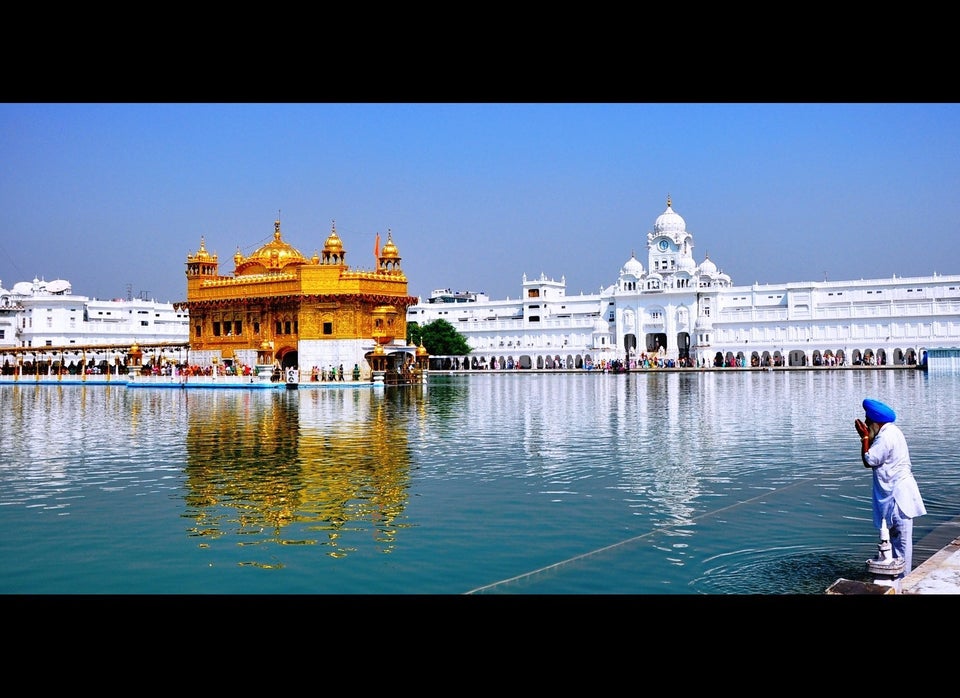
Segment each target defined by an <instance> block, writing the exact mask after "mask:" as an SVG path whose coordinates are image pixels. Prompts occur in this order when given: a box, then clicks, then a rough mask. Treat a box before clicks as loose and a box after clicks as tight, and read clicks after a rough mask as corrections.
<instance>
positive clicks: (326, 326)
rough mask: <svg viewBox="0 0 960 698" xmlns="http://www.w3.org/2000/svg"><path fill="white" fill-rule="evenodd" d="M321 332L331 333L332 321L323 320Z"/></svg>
mask: <svg viewBox="0 0 960 698" xmlns="http://www.w3.org/2000/svg"><path fill="white" fill-rule="evenodd" d="M323 333H324V334H333V323H332V322H325V323H323Z"/></svg>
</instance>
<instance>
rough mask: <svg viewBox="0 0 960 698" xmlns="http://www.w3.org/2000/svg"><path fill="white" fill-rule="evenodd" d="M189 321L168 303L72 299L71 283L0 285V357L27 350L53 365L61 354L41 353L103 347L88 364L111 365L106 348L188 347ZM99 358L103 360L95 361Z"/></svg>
mask: <svg viewBox="0 0 960 698" xmlns="http://www.w3.org/2000/svg"><path fill="white" fill-rule="evenodd" d="M189 339H190V317H189V315H188V314H187V312H186V311H181V310H176V309H175V308H174V306H173V304H172V303H160V302H158V301H154V300H145V299H141V298H130V299H119V298H118V299H113V300H100V299H97V298H89V297H87V296H81V295H76V294H74V293H73V289H72V287H71V284H70V282H69V281H66V280H64V279H55V280H53V281H42V280H40V279H34V280H33V281H32V282H30V281H20V282H18V283H16V284H14V286H13V288H12V289H10V290H7V289H5V288H4V287H3V284H2V283H0V351H3V354H4V355H5V356H6V357H7V358H9V357H11V356H12V355H13V352H11V351H10V350H15V349H21V350H25V351H23V352H21V353H23V354H28V355H29V357H30V358H34V359H36V360H57V359H60V358H61V357H60V356H58V354H59V353H60V352H59V351H51V352H49V356H47V355H45V352H44V351H43V349H44V347H51V349H53V348H56V349H63V348H69V347H77V348H78V349H79V348H81V347H85V348H89V347H94V348H95V347H98V346H103V347H105V349H104V350H103V351H102V352H97V351H96V350H95V349H94V351H88V352H87V353H88V354H89V358H97V359H98V360H110V361H111V362H112V360H113V359H114V358H115V356H114V355H115V354H116V353H117V352H116V351H115V350H108V349H106V347H124V346H125V347H129V346H131V345H133V344H135V343H136V344H139V345H149V344H155V343H182V344H184V345H188V344H189ZM99 354H102V356H99Z"/></svg>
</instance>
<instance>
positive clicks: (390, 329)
mask: <svg viewBox="0 0 960 698" xmlns="http://www.w3.org/2000/svg"><path fill="white" fill-rule="evenodd" d="M374 256H375V259H376V268H375V269H373V270H357V271H354V270H351V269H350V267H349V266H348V265H347V263H346V252H345V250H344V246H343V242H342V241H341V240H340V237H339V236H338V235H337V230H336V225H335V224H333V225H331V232H330V235H329V236H328V237H327V239H326V241H325V242H324V246H323V251H322V252H321V253H320V254H318V253H316V252H315V253H314V254H313V256H312V257H311V258H309V259H308V258H307V257H304V256H303V255H302V254H301V253H300V252H299V251H298V250H297V249H296V248H294V247H292V246H291V245H290V244H288V243H287V242H285V241H284V240H283V238H282V234H281V231H280V221H279V220H277V221H275V222H274V232H273V240H272V241H270V242H269V243H267V244H266V245H264V246H262V247H260V248H259V249H258V250H256V251H255V252H254V253H253V254H251V255H250V256H244V255H243V254H242V253H241V252H240V249H239V248H238V249H237V252H236V253H235V254H234V256H233V262H234V271H233V274H232V275H230V276H226V275H222V274H221V273H220V270H219V260H218V257H217V255H216V254H210V253H209V252H208V251H207V249H206V243H205V240H204V239H203V238H202V237H201V239H200V248H199V250H197V252H196V253H195V254H188V255H187V262H186V265H187V269H186V275H187V300H186V301H185V302H182V303H179V304H176V305H177V307H178V308H186V309H187V310H188V311H189V314H190V325H191V330H190V349H191V351H214V352H219V353H220V355H221V356H222V357H224V358H225V359H230V358H232V357H233V356H234V355H235V353H236V352H237V351H238V350H254V351H262V349H263V347H264V346H270V347H271V349H272V352H273V359H274V360H276V361H279V362H280V363H282V364H285V365H287V364H290V363H292V362H291V361H290V360H289V359H290V357H291V356H293V357H295V356H296V354H295V353H294V352H297V351H298V344H299V342H300V341H302V340H321V341H322V340H331V341H334V340H368V341H369V342H370V346H371V347H372V346H373V344H374V343H377V344H386V343H388V342H391V341H393V339H394V338H399V339H401V340H402V339H404V338H405V337H406V333H407V327H406V315H407V312H406V311H407V307H408V306H410V305H413V304H415V303H416V302H417V298H416V297H414V296H408V295H407V277H406V275H405V274H404V273H403V270H402V269H401V267H400V254H399V252H398V250H397V246H396V245H395V244H394V242H393V235H392V233H390V232H389V231H388V233H387V241H386V243H385V244H384V245H383V248H382V249H381V248H380V234H379V233H378V234H377V237H376V245H375V247H374ZM265 343H266V344H265ZM285 358H287V359H288V360H287V361H284V359H285Z"/></svg>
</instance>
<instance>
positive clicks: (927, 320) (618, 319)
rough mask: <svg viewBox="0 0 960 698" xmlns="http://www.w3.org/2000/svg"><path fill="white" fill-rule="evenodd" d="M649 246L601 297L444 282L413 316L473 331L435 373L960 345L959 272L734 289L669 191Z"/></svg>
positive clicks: (750, 360)
mask: <svg viewBox="0 0 960 698" xmlns="http://www.w3.org/2000/svg"><path fill="white" fill-rule="evenodd" d="M646 247H647V266H646V268H644V265H643V264H642V263H641V262H640V261H639V260H638V259H637V258H636V257H635V256H634V255H631V257H630V258H629V259H628V260H627V261H626V262H625V263H624V265H623V266H622V267H621V268H620V273H619V275H618V277H617V279H616V281H615V282H614V283H613V284H611V285H610V286H607V287H605V288H601V289H600V290H599V292H598V293H595V294H580V295H578V296H567V295H566V283H565V280H564V279H563V278H562V277H561V279H560V280H559V281H556V280H554V279H548V278H546V277H545V276H543V275H541V276H540V278H537V279H528V278H527V276H526V275H524V277H523V280H522V285H521V294H520V297H519V298H517V299H515V300H511V299H509V298H508V299H506V300H491V299H489V298H488V297H486V296H485V295H483V294H471V293H469V292H458V293H452V292H451V291H449V289H442V290H440V291H435V292H434V293H433V294H431V298H429V299H427V300H426V301H424V300H423V299H421V301H420V302H419V303H418V304H417V305H414V306H410V307H409V308H408V311H407V321H408V322H417V323H419V324H420V325H425V324H427V323H429V322H432V321H433V320H436V319H441V318H442V319H444V320H447V321H448V322H450V323H451V324H452V325H453V326H454V327H456V328H457V330H458V331H459V332H460V333H462V334H463V335H464V336H465V337H466V339H467V342H468V344H469V346H470V347H471V349H472V352H471V354H470V356H469V357H434V359H433V360H432V362H431V366H432V367H433V368H455V367H459V368H463V367H468V368H480V369H482V368H490V367H494V368H498V369H506V368H511V367H514V366H516V365H517V364H519V365H520V366H521V367H523V368H561V367H562V368H584V367H588V366H595V365H598V364H599V363H600V362H605V363H607V364H610V363H612V362H623V363H629V365H630V366H631V367H633V366H636V365H637V362H640V364H641V365H642V364H643V362H644V361H647V362H653V363H657V364H659V365H671V366H676V365H690V366H698V367H705V366H779V365H787V366H819V365H846V366H850V365H860V364H885V365H886V364H911V363H916V362H917V361H919V360H920V358H921V357H922V355H923V353H924V352H925V351H926V349H927V348H931V347H943V346H958V345H960V275H951V276H943V275H938V274H933V275H931V276H924V277H912V278H903V277H896V276H894V277H893V278H889V279H871V280H859V281H822V282H821V281H816V282H791V283H786V284H753V285H750V286H735V285H734V284H733V282H732V280H731V279H730V277H729V276H727V275H726V274H724V273H723V272H722V271H721V270H720V269H719V268H718V267H717V265H716V264H715V263H714V261H713V260H711V259H709V257H706V258H704V259H703V261H701V262H699V263H697V262H696V260H695V259H694V256H693V247H694V241H693V236H692V235H691V234H690V233H689V232H688V231H687V228H686V221H684V219H683V218H682V217H681V216H680V215H679V214H677V213H676V212H675V211H674V210H673V208H672V203H671V201H670V199H669V198H668V199H667V208H666V210H665V211H664V212H663V213H661V214H660V215H659V216H658V217H657V218H656V220H655V221H654V225H653V230H652V231H650V232H649V233H647V235H646Z"/></svg>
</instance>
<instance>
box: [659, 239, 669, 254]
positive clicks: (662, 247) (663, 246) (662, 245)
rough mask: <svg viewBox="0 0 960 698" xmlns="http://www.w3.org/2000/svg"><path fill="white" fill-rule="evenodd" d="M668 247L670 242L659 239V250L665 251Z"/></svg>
mask: <svg viewBox="0 0 960 698" xmlns="http://www.w3.org/2000/svg"><path fill="white" fill-rule="evenodd" d="M669 247H670V243H669V242H667V241H666V240H661V241H660V251H661V252H666V251H667V248H669Z"/></svg>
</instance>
